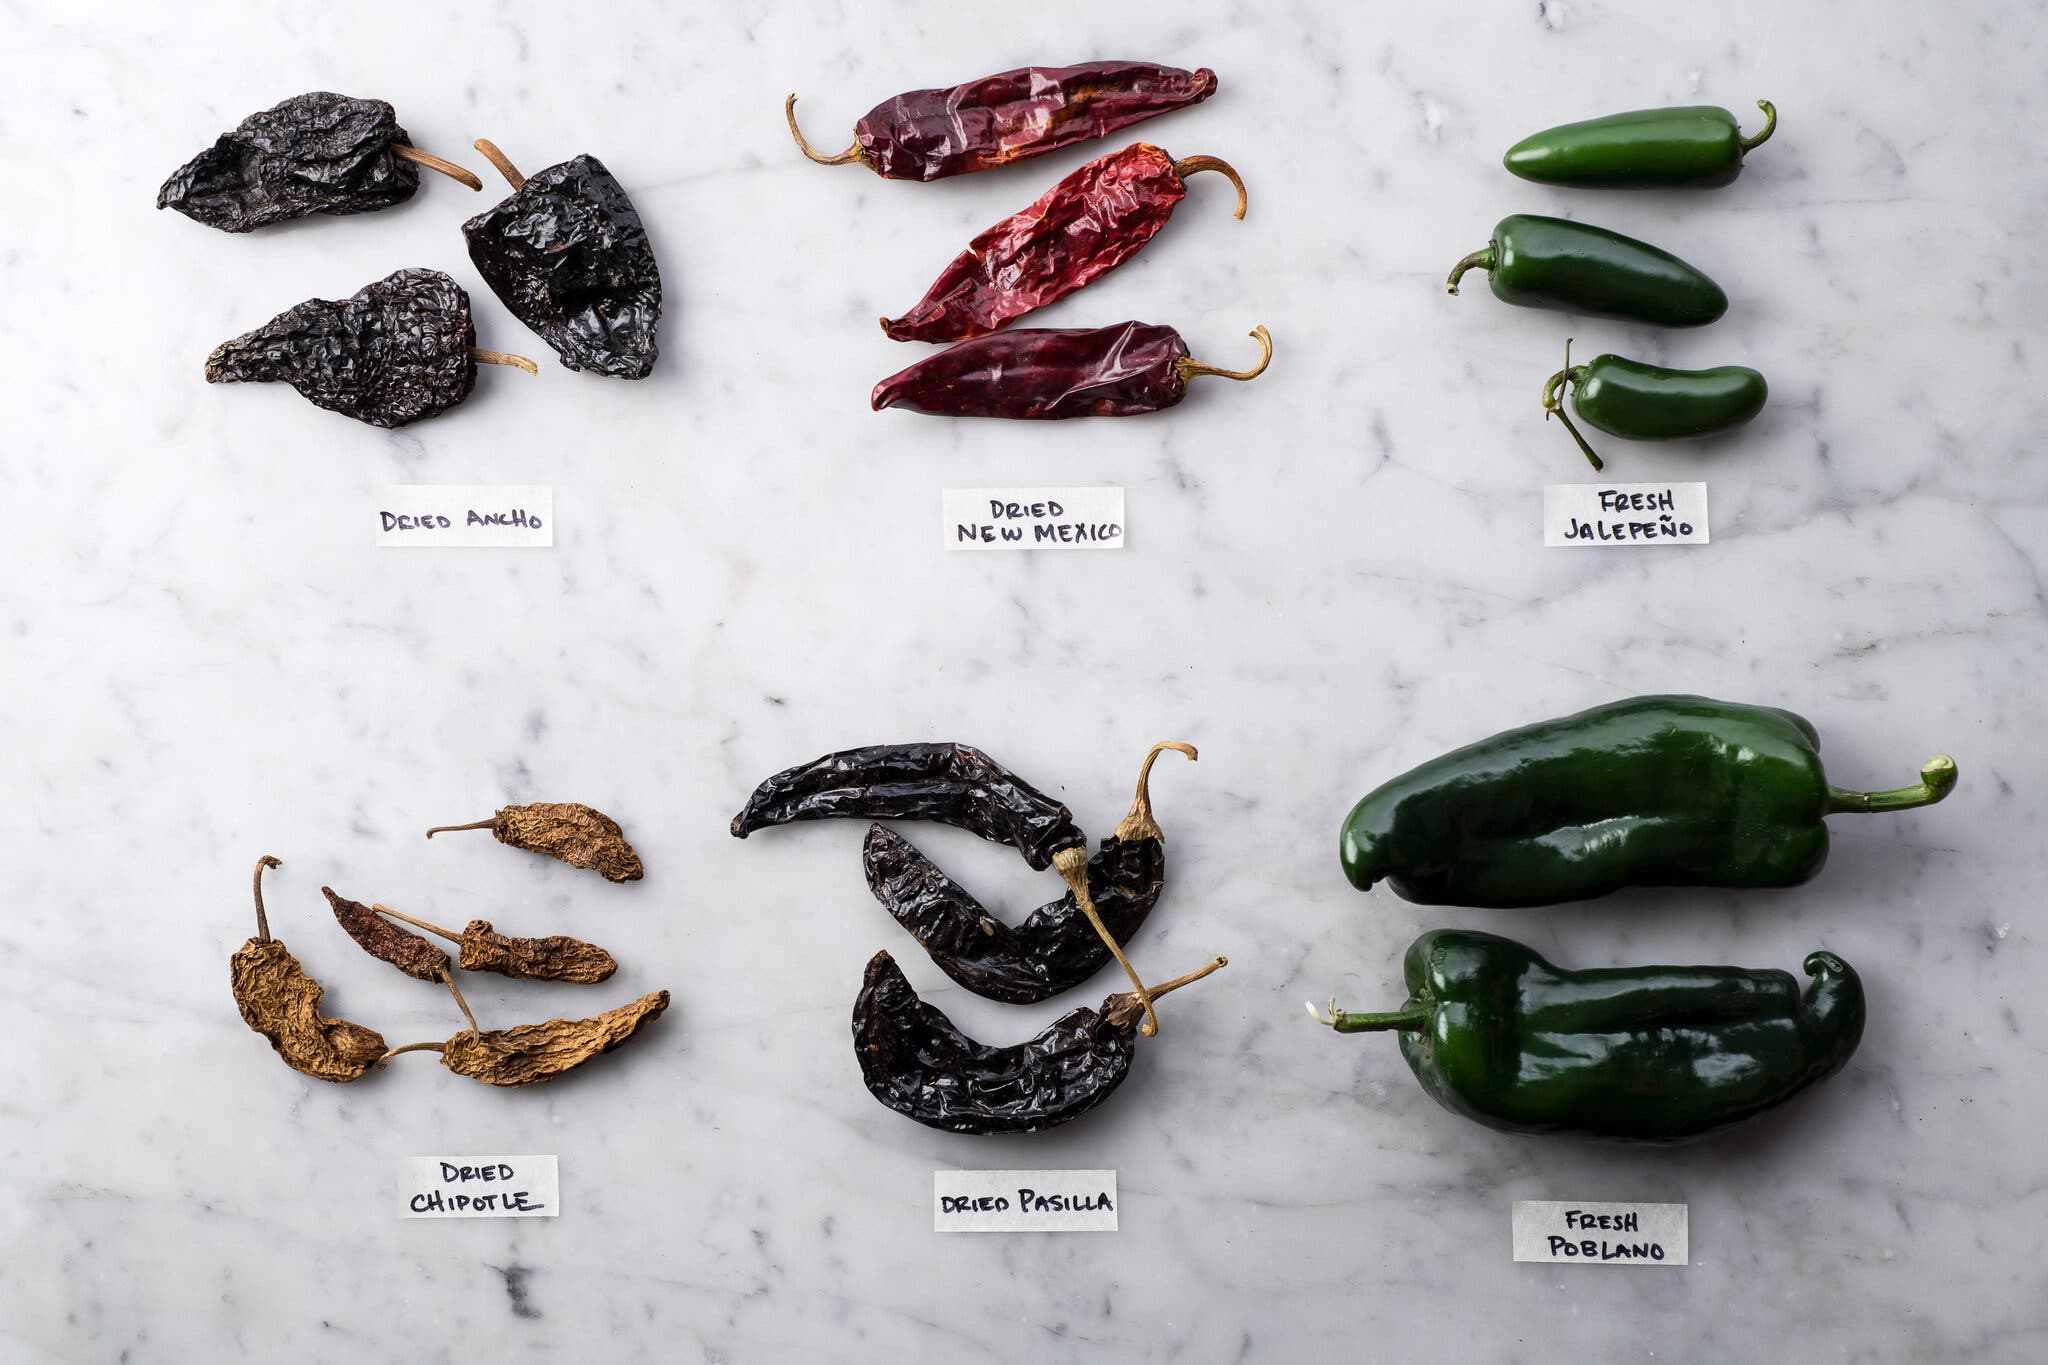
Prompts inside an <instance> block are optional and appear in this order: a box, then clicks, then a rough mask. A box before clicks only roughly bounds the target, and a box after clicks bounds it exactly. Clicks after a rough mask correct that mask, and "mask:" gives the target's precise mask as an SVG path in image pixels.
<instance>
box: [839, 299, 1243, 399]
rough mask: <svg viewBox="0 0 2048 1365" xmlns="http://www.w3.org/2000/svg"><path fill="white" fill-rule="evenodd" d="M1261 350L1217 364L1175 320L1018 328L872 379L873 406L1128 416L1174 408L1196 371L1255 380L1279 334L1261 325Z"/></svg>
mask: <svg viewBox="0 0 2048 1365" xmlns="http://www.w3.org/2000/svg"><path fill="white" fill-rule="evenodd" d="M1251 335H1252V336H1253V337H1254V338H1256V339H1257V341H1258V343H1259V349H1260V351H1261V354H1260V356H1259V363H1258V364H1257V365H1254V366H1253V367H1252V368H1251V369H1249V370H1221V369H1217V368H1216V367H1215V366H1213V365H1204V364H1202V363H1201V362H1200V361H1197V360H1195V359H1193V358H1192V357H1191V356H1189V354H1188V347H1187V343H1186V342H1185V341H1182V340H1181V336H1180V333H1179V332H1176V331H1174V330H1173V328H1171V327H1164V326H1160V325H1159V324H1157V323H1149V322H1123V323H1118V324H1117V325H1115V326H1113V327H1090V328H1044V327H1020V328H1017V329H1016V330H1014V331H1008V332H997V333H995V334H994V335H992V336H985V337H977V338H975V339H974V340H973V341H963V342H961V343H960V344H959V345H958V346H952V347H948V348H947V349H946V350H943V351H941V352H939V353H938V354H937V355H935V356H931V357H930V358H928V359H925V360H921V361H919V362H918V363H917V364H915V365H912V366H911V367H910V368H909V369H906V370H902V371H900V372H898V373H896V374H892V375H890V376H889V377H888V378H887V379H884V380H883V381H882V382H881V383H879V384H877V385H875V391H874V394H873V396H872V397H871V398H870V400H869V401H870V403H871V404H872V405H873V407H874V409H875V411H877V412H880V411H881V410H882V409H883V408H908V409H909V410H910V411H912V412H922V413H927V414H929V415H931V416H934V417H1015V418H1027V419H1053V418H1064V417H1130V416H1134V415H1136V414H1139V413H1146V412H1158V411H1160V410H1161V409H1163V408H1170V407H1172V406H1174V405H1175V404H1177V403H1179V402H1180V401H1181V399H1183V398H1185V397H1187V392H1188V381H1189V380H1190V379H1193V378H1195V377H1196V376H1197V375H1205V374H1206V375H1215V376H1217V377H1218V378H1221V379H1237V380H1245V379H1256V378H1258V377H1259V376H1260V375H1261V374H1264V373H1265V371H1266V366H1267V364H1268V363H1270V362H1271V361H1272V359H1273V338H1272V336H1271V334H1269V333H1268V332H1267V331H1266V329H1265V328H1264V327H1255V328H1253V329H1252V332H1251Z"/></svg>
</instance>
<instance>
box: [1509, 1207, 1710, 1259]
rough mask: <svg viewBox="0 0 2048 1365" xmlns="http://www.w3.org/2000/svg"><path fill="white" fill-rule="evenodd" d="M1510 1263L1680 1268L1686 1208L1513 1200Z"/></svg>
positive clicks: (1685, 1242) (1687, 1239)
mask: <svg viewBox="0 0 2048 1365" xmlns="http://www.w3.org/2000/svg"><path fill="white" fill-rule="evenodd" d="M1513 1227H1514V1238H1515V1259H1516V1260H1518V1261H1536V1262H1540V1263H1542V1264H1545V1265H1566V1264H1569V1265H1685V1264H1688V1260H1687V1257H1688V1254H1689V1252H1690V1250H1691V1248H1690V1246H1689V1242H1690V1239H1691V1228H1690V1220H1689V1210H1688V1206H1687V1205H1684V1204H1633V1203H1612V1202H1610V1203H1593V1202H1574V1201H1573V1200H1569V1199H1517V1200H1516V1201H1515V1209H1514V1221H1513Z"/></svg>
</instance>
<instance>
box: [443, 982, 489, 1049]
mask: <svg viewBox="0 0 2048 1365" xmlns="http://www.w3.org/2000/svg"><path fill="white" fill-rule="evenodd" d="M441 983H442V984H443V985H445V986H446V987H447V988H448V993H449V994H450V995H452V996H454V997H455V1004H456V1007H457V1008H459V1009H460V1010H461V1011H462V1017H463V1018H464V1019H467V1020H468V1021H469V1031H470V1032H471V1033H478V1032H481V1030H480V1029H478V1028H477V1026H476V1016H475V1015H474V1014H471V1013H470V1012H469V1002H468V1001H467V1000H464V999H463V998H462V991H461V990H460V989H459V988H458V987H457V986H456V984H455V973H453V972H451V971H449V970H448V969H447V968H445V967H444V968H442V969H441Z"/></svg>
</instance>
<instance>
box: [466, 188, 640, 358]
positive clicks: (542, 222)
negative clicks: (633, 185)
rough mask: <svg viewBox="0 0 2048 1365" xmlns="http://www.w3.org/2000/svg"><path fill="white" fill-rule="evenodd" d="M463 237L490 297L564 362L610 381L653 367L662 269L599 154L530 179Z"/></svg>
mask: <svg viewBox="0 0 2048 1365" xmlns="http://www.w3.org/2000/svg"><path fill="white" fill-rule="evenodd" d="M462 235H463V236H464V237H465V238H466V239H467V240H468V242H469V259H470V260H471V261H472V262H473V263H474V264H475V265H476V268H477V273H478V274H480V275H482V276H483V277H484V282H485V283H487V284H489V285H490V287H491V292H492V293H494V294H496V295H497V296H498V299H499V301H500V302H502V303H503V304H504V305H505V307H507V308H508V309H510V310H511V311H512V315H513V316H514V317H516V318H518V319H519V320H520V321H521V322H523V323H525V324H526V325H527V326H528V327H531V328H532V329H533V330H534V332H535V333H536V334H537V335H539V337H540V338H541V339H542V340H543V341H545V342H547V344H548V345H549V346H552V347H553V348H554V350H555V354H556V355H558V356H560V357H561V360H562V364H564V365H566V366H567V367H568V368H570V369H572V370H595V371H597V372H598V373H599V374H606V375H610V376H612V377H613V378H615V379H645V378H646V377H647V376H648V374H649V373H650V372H651V371H652V370H653V369H654V361H655V357H656V356H657V355H658V354H659V353H660V348H659V347H658V346H657V345H656V343H655V336H654V333H655V324H656V323H657V322H658V321H659V320H660V318H661V271H660V269H659V268H658V267H657V266H656V265H655V263H654V248H653V247H652V246H651V245H649V243H648V241H647V229H646V228H645V227H644V226H643V225H642V224H641V222H640V214H639V212H638V211H637V210H635V209H634V207H633V201H632V199H631V198H629V197H628V196H627V194H626V191H625V188H624V187H623V186H621V185H620V184H619V182H618V181H617V180H616V179H615V178H613V176H612V173H611V172H610V171H608V170H606V169H605V166H604V163H603V162H601V161H599V160H598V159H597V158H596V157H594V156H578V157H574V158H572V159H570V160H568V161H564V162H561V163H559V164H557V165H554V166H549V167H548V168H547V169H545V170H542V171H537V172H535V173H534V174H533V175H531V176H528V177H527V178H526V183H525V184H523V185H521V186H520V187H519V188H518V189H516V190H514V191H513V192H512V194H511V195H510V196H509V197H508V198H506V199H505V200H503V201H502V202H500V203H499V204H497V205H496V206H495V207H493V208H490V209H486V210H485V211H484V212H482V213H480V214H478V215H477V216H476V217H474V218H472V219H470V220H469V221H468V222H466V223H464V224H463V225H462Z"/></svg>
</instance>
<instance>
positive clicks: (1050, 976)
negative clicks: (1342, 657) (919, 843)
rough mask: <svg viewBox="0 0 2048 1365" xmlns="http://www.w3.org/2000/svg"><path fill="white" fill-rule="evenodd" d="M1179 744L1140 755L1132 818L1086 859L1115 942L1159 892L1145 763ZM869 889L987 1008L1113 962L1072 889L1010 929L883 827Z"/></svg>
mask: <svg viewBox="0 0 2048 1365" xmlns="http://www.w3.org/2000/svg"><path fill="white" fill-rule="evenodd" d="M1165 749H1172V750H1175V751H1176V752H1179V753H1183V754H1186V755H1187V756H1188V757H1189V758H1191V759H1192V758H1194V757H1195V750H1194V749H1193V747H1192V746H1190V745H1186V744H1176V743H1173V742H1171V741H1169V742H1167V743H1163V744H1156V745H1154V746H1153V747H1152V751H1151V752H1150V753H1148V754H1146V755H1145V764H1144V767H1143V769H1141V770H1140V772H1139V775H1138V791H1137V796H1136V797H1135V798H1134V799H1133V800H1132V802H1131V809H1130V813H1129V814H1127V815H1126V816H1125V817H1124V819H1123V822H1122V823H1121V824H1119V825H1118V826H1117V827H1116V831H1115V833H1114V834H1112V835H1111V836H1110V837H1109V838H1107V839H1104V840H1103V841H1102V846H1101V847H1100V848H1099V849H1097V850H1096V853H1095V856H1094V857H1092V858H1090V859H1089V860H1088V889H1089V893H1090V895H1091V897H1092V898H1093V900H1094V903H1095V910H1096V913H1097V915H1098V916H1099V917H1100V918H1101V920H1102V923H1103V924H1104V925H1105V926H1107V927H1108V929H1109V932H1110V934H1111V936H1112V937H1114V938H1115V939H1116V941H1117V942H1118V943H1123V944H1128V943H1129V942H1130V940H1131V937H1132V935H1134V934H1136V933H1137V932H1138V930H1139V928H1140V927H1141V926H1142V925H1143V924H1144V923H1145V919H1146V917H1147V916H1148V915H1150V914H1151V913H1152V907H1153V906H1154V905H1156V904H1158V902H1159V896H1160V893H1161V891H1162V890H1164V888H1165V885H1166V852H1165V847H1164V844H1163V842H1162V841H1163V839H1164V835H1163V834H1162V833H1161V832H1160V829H1159V823H1158V821H1156V820H1154V819H1153V818H1152V798H1151V793H1150V791H1149V779H1150V776H1151V772H1152V762H1153V760H1154V759H1156V758H1157V757H1158V756H1159V754H1160V752H1161V751H1162V750H1165ZM862 860H863V862H864V863H865V865H866V868H867V876H868V888H869V890H871V891H873V892H874V894H875V899H876V900H878V901H880V902H881V903H882V906H883V908H884V909H886V910H887V911H888V912H889V913H890V914H891V915H893V916H895V918H896V922H897V923H899V924H901V925H902V926H903V927H904V928H905V929H906V930H908V931H909V932H910V934H911V936H912V937H913V938H915V939H916V940H917V941H918V943H919V944H921V945H922V946H923V947H924V950H925V951H926V952H928V953H930V954H931V957H932V961H934V962H936V963H937V964H938V965H939V967H940V969H941V970H943V971H944V972H945V973H946V975H947V976H950V977H952V978H953V980H955V981H957V982H958V983H960V984H961V985H962V986H965V987H966V988H967V989H968V990H970V991H973V992H974V993H975V994H976V995H979V996H983V997H985V998H987V999H990V1000H1001V1001H1005V1002H1007V1003H1009V1004H1015V1005H1029V1004H1035V1003H1037V1002H1038V1001H1040V1000H1045V999H1049V998H1050V997H1052V996H1055V995H1058V994H1059V993H1060V992H1062V991H1065V990H1070V989H1072V988H1073V987H1075V986H1078V985H1080V984H1081V983H1082V982H1084V981H1086V980H1087V979H1088V978H1089V977H1091V976H1094V975H1095V974H1096V973H1097V972H1099V971H1101V970H1102V969H1103V968H1104V967H1106V966H1108V965H1109V963H1110V960H1111V959H1110V954H1109V949H1108V947H1107V946H1105V945H1104V943H1103V942H1102V939H1101V938H1100V937H1099V936H1098V935H1097V934H1096V933H1095V930H1094V928H1093V927H1092V926H1091V925H1090V924H1089V922H1088V919H1087V917H1086V916H1085V915H1084V914H1083V913H1082V911H1081V907H1080V905H1079V903H1078V902H1077V901H1076V900H1075V899H1074V894H1073V892H1071V891H1069V892H1068V893H1067V894H1066V895H1064V896H1062V897H1061V898H1060V899H1058V900H1056V901H1053V902H1051V903H1050V904H1047V905H1042V906H1040V907H1039V908H1038V909H1036V910H1034V911H1032V913H1031V915H1030V917H1029V918H1027V919H1026V920H1025V921H1024V922H1023V923H1022V924H1019V925H1016V926H1014V927H1012V926H1010V925H1008V924H1004V923H1002V922H1001V921H999V920H997V919H996V918H994V917H993V916H992V915H990V914H989V913H988V911H987V910H985V909H983V908H982V905H981V902H979V901H977V900H976V899H975V898H974V897H973V896H972V895H971V894H969V893H968V891H967V889H966V888H965V887H963V886H961V885H960V884H959V883H958V882H956V881H954V880H953V879H952V878H951V877H949V876H947V875H946V874H945V873H944V872H942V871H941V870H940V869H939V868H938V867H937V866H936V865H934V864H933V863H932V862H931V861H930V860H929V859H927V858H926V857H925V856H924V854H922V853H920V852H919V851H918V850H917V849H916V847H914V846H913V845H912V844H911V842H910V841H909V840H908V839H905V838H903V837H902V836H901V835H899V834H896V833H894V832H892V831H890V830H887V829H884V828H883V827H882V826H880V825H875V826H873V827H872V828H870V829H869V830H868V837H867V843H866V845H865V847H864V848H863V850H862Z"/></svg>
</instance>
